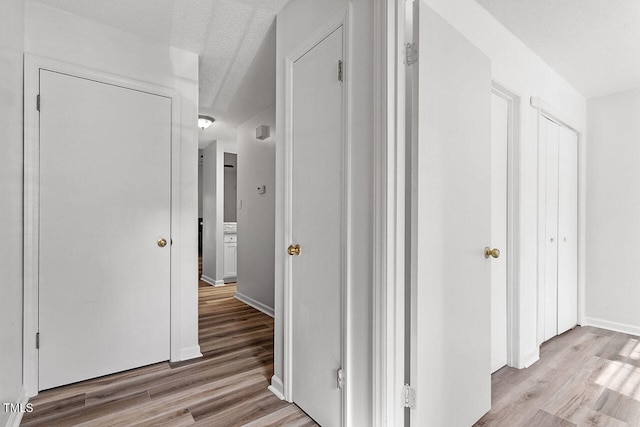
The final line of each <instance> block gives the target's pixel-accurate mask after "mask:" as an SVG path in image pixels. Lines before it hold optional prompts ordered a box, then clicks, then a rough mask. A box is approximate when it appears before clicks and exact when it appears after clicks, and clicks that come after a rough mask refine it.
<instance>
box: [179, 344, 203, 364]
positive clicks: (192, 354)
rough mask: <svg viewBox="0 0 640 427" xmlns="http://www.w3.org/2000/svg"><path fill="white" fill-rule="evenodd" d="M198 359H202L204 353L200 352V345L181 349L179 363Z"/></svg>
mask: <svg viewBox="0 0 640 427" xmlns="http://www.w3.org/2000/svg"><path fill="white" fill-rule="evenodd" d="M198 357H202V353H201V352H200V346H199V345H194V346H191V347H187V348H181V349H180V360H179V362H182V361H184V360H189V359H197V358H198Z"/></svg>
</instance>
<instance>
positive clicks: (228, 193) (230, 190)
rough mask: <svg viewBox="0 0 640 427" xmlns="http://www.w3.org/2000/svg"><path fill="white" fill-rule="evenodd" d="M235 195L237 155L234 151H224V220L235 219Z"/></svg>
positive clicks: (236, 215) (236, 192)
mask: <svg viewBox="0 0 640 427" xmlns="http://www.w3.org/2000/svg"><path fill="white" fill-rule="evenodd" d="M227 166H233V167H227ZM237 195H238V155H237V154H235V153H224V222H236V221H237V217H238V209H237V200H238V197H237Z"/></svg>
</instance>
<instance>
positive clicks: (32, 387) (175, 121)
mask: <svg viewBox="0 0 640 427" xmlns="http://www.w3.org/2000/svg"><path fill="white" fill-rule="evenodd" d="M40 69H46V70H49V71H53V72H58V73H63V74H68V75H71V76H74V77H80V78H85V79H88V80H94V81H97V82H102V83H106V84H111V85H115V86H120V87H123V88H127V89H132V90H137V91H141V92H146V93H150V94H153V95H159V96H163V97H166V98H170V99H171V120H172V125H171V240H177V241H180V240H179V239H180V235H181V227H180V212H179V209H180V193H181V181H180V160H181V159H180V143H179V141H180V97H179V96H178V94H177V92H176V91H175V90H174V89H172V88H167V87H163V86H158V85H154V84H151V83H146V82H142V81H137V80H132V79H129V78H126V77H123V76H118V75H113V74H109V73H105V72H102V71H97V70H93V69H90V68H86V67H82V66H79V65H74V64H69V63H65V62H61V61H57V60H54V59H50V58H45V57H41V56H37V55H32V54H29V53H26V54H25V59H24V306H23V310H24V313H23V314H24V329H23V332H24V335H23V365H24V372H23V382H24V388H25V390H26V393H27V395H28V396H30V397H32V396H36V395H37V394H38V350H37V349H36V346H35V337H36V333H37V332H38V313H39V306H38V277H39V269H38V264H39V228H38V227H39V223H40V217H39V212H40V206H39V199H40V186H39V180H40V158H39V145H40V126H39V123H40V117H39V112H38V111H37V105H36V97H37V95H38V94H39V92H40ZM43 105H46V100H43ZM194 120H195V118H194ZM179 251H180V245H170V252H171V277H170V282H171V286H170V287H171V332H170V333H171V337H170V342H171V360H180V347H179V345H180V316H179V312H178V310H179V307H180V292H179V291H180V289H179V287H178V286H176V284H178V283H180V280H179V279H180V263H179V262H178V260H179V259H180V254H179ZM87 280H91V278H87Z"/></svg>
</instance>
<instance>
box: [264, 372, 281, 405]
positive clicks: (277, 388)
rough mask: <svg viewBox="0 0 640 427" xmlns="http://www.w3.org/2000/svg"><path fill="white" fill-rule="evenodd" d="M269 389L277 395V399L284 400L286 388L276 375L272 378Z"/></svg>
mask: <svg viewBox="0 0 640 427" xmlns="http://www.w3.org/2000/svg"><path fill="white" fill-rule="evenodd" d="M267 389H268V390H269V391H270V392H271V393H273V394H275V395H276V397H277V398H278V399H280V400H284V386H283V385H282V380H280V378H278V377H276V376H275V375H274V376H272V377H271V385H270V386H269V387H267Z"/></svg>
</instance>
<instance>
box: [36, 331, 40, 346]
mask: <svg viewBox="0 0 640 427" xmlns="http://www.w3.org/2000/svg"><path fill="white" fill-rule="evenodd" d="M39 348H40V332H36V349H39Z"/></svg>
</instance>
